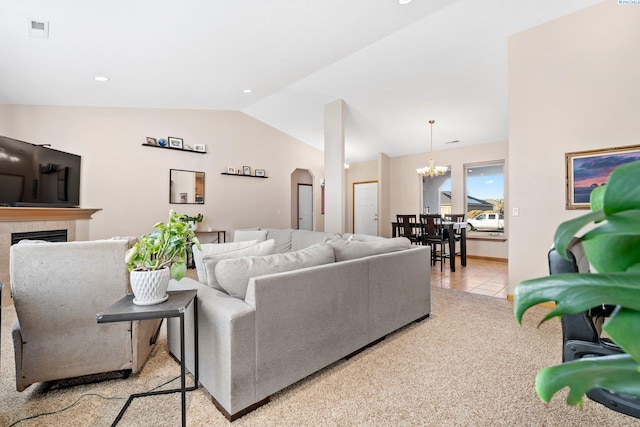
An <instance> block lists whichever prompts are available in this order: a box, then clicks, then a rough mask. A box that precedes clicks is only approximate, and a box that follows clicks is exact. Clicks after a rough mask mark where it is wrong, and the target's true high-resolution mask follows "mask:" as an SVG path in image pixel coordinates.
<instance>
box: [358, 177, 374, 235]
mask: <svg viewBox="0 0 640 427" xmlns="http://www.w3.org/2000/svg"><path fill="white" fill-rule="evenodd" d="M353 232H354V233H356V234H368V235H371V236H377V235H378V183H377V182H366V183H362V184H354V185H353Z"/></svg>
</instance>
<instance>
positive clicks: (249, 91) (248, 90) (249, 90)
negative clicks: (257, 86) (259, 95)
mask: <svg viewBox="0 0 640 427" xmlns="http://www.w3.org/2000/svg"><path fill="white" fill-rule="evenodd" d="M242 92H244V93H251V89H245V90H243V91H242Z"/></svg>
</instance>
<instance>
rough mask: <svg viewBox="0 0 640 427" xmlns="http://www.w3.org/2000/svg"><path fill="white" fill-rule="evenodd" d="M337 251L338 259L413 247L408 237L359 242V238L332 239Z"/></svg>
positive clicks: (342, 259)
mask: <svg viewBox="0 0 640 427" xmlns="http://www.w3.org/2000/svg"><path fill="white" fill-rule="evenodd" d="M329 244H330V245H331V246H333V250H334V251H335V256H336V261H347V260H350V259H356V258H364V257H367V256H371V255H380V254H386V253H388V252H395V251H402V250H405V249H409V248H410V247H411V242H410V241H409V239H407V238H406V237H394V238H392V239H383V240H375V241H371V242H359V241H357V240H332V241H330V242H329Z"/></svg>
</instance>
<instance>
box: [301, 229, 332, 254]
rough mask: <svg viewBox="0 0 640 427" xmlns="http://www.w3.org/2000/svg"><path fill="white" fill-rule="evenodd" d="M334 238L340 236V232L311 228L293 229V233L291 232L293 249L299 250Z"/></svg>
mask: <svg viewBox="0 0 640 427" xmlns="http://www.w3.org/2000/svg"><path fill="white" fill-rule="evenodd" d="M332 238H340V234H338V233H325V232H321V231H310V230H293V233H291V250H292V251H298V250H300V249H304V248H308V247H309V246H311V245H315V244H316V243H321V242H324V241H327V240H328V239H332Z"/></svg>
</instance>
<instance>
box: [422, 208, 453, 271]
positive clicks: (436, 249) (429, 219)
mask: <svg viewBox="0 0 640 427" xmlns="http://www.w3.org/2000/svg"><path fill="white" fill-rule="evenodd" d="M420 226H421V229H422V233H421V237H422V239H421V240H422V244H423V245H430V246H431V264H432V265H435V263H436V261H438V260H439V261H440V271H442V266H443V263H444V258H446V257H447V254H446V253H445V249H444V247H445V245H446V244H447V239H446V238H445V236H444V229H443V227H442V217H441V216H440V215H438V214H420Z"/></svg>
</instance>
